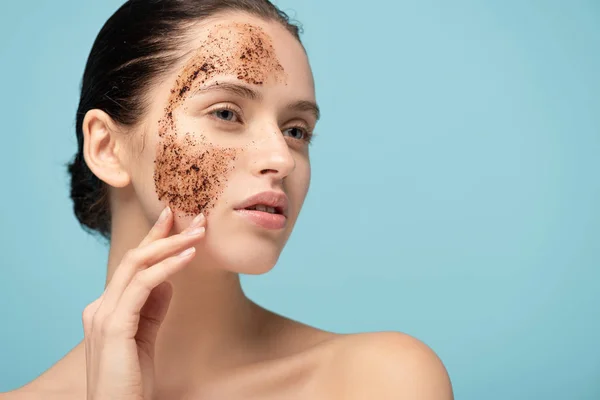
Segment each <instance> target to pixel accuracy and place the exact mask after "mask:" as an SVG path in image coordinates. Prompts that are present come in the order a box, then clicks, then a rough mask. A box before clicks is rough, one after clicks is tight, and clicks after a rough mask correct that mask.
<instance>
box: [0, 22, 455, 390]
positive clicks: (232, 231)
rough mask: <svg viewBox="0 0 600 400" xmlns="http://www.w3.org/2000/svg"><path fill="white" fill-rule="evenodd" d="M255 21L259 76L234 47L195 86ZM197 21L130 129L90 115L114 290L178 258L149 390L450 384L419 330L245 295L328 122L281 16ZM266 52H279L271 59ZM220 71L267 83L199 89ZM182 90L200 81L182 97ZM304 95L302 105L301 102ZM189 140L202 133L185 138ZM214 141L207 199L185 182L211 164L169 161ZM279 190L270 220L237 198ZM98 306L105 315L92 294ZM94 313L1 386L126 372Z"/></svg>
mask: <svg viewBox="0 0 600 400" xmlns="http://www.w3.org/2000/svg"><path fill="white" fill-rule="evenodd" d="M240 26H241V27H244V28H243V29H242V28H239V27H240ZM248 26H251V29H247V27H248ZM248 32H251V33H250V35H254V34H260V35H263V36H261V38H263V39H261V41H260V42H261V43H262V44H265V43H266V45H267V49H269V47H268V46H272V51H270V50H269V51H267V52H266V53H265V54H266V55H265V54H263V56H262V58H261V60H262V63H261V64H257V65H256V66H254V67H253V68H254V69H251V72H252V74H254V75H253V77H252V79H248V78H244V75H243V74H239V73H235V74H232V72H231V71H234V72H235V71H236V70H235V68H233V67H232V65H230V64H227V63H228V62H229V61H225V62H223V63H222V64H221V69H222V70H221V71H217V72H215V73H213V74H212V75H211V74H210V73H207V74H206V76H204V78H206V79H203V80H202V81H199V83H198V82H196V81H194V84H193V85H196V86H194V87H193V88H191V89H186V91H184V90H178V89H181V88H180V87H181V85H182V84H183V83H185V79H186V76H187V75H186V74H189V73H190V71H192V72H193V68H194V66H195V65H201V64H198V62H199V61H198V60H199V59H200V58H201V57H210V56H211V55H212V56H214V57H217V58H218V57H221V55H219V54H212V53H210V52H209V53H207V50H206V49H207V48H209V49H210V46H209V44H210V43H209V40H213V41H214V38H215V37H217V38H219V37H220V40H221V42H220V43H229V44H228V46H229V47H226V48H227V51H228V53H227V54H229V53H231V54H236V52H238V50H239V49H238V48H237V47H236V46H238V43H244V40H246V39H244V38H246V36H243V35H248V34H249V33H248ZM257 32H258V33H257ZM194 33H195V34H194V35H192V37H194V38H196V39H194V40H192V43H188V44H187V47H186V48H185V49H182V53H183V54H190V56H189V57H187V58H184V59H183V60H182V64H181V65H179V66H178V68H176V69H175V70H174V71H173V72H172V73H171V74H170V75H169V76H167V77H165V78H164V79H163V80H161V82H159V83H157V84H156V85H154V86H153V87H152V88H151V89H150V91H151V92H150V95H149V96H148V97H149V98H150V99H155V100H154V101H153V103H152V104H151V105H150V108H149V111H148V115H146V116H145V117H144V120H143V121H142V124H141V125H140V126H141V128H140V131H139V132H137V133H136V132H128V133H127V134H124V133H123V132H122V131H121V130H120V129H118V128H117V127H115V125H114V124H113V122H112V121H111V119H110V118H109V117H108V115H106V114H105V113H103V112H102V111H100V110H92V111H90V112H88V114H87V115H86V118H85V120H84V132H85V139H86V142H85V143H86V145H85V156H86V162H87V164H88V166H89V167H90V169H91V170H92V171H93V172H94V174H95V175H96V176H98V177H99V178H100V179H102V180H103V181H104V182H106V183H107V184H108V185H109V186H110V188H111V192H110V194H111V199H110V200H111V210H112V218H113V220H112V222H113V224H112V240H111V247H110V253H109V262H108V272H107V283H106V291H105V293H104V294H103V296H109V295H108V293H109V292H110V291H111V290H112V291H114V288H115V287H118V286H119V282H120V280H122V277H123V272H122V271H127V270H130V271H131V273H132V274H140V273H146V276H148V274H147V272H148V271H161V269H160V268H161V265H162V266H163V267H164V268H163V269H162V271H165V270H169V271H171V272H169V273H168V276H165V277H162V278H161V279H162V280H156V281H155V282H154V283H153V284H152V285H153V287H154V288H156V287H159V286H160V285H161V284H162V283H163V282H169V284H170V287H171V288H172V296H166V297H168V301H166V302H165V305H166V306H168V312H166V313H165V315H164V316H161V317H160V318H157V319H160V324H159V325H160V329H159V330H158V331H157V333H156V334H155V335H154V336H153V337H152V338H151V340H146V341H145V342H148V343H151V344H152V357H151V361H152V362H151V367H152V369H153V373H152V374H146V378H145V379H151V381H152V387H151V389H144V390H145V391H144V392H143V393H144V394H145V393H151V394H150V395H148V396H145V397H143V398H145V399H147V400H149V399H179V398H189V399H206V400H208V399H231V400H234V399H281V398H286V399H333V398H344V399H364V398H377V399H395V398H406V399H422V400H449V399H451V398H452V390H451V386H450V382H449V379H448V376H447V373H446V370H445V368H444V367H443V365H442V363H441V362H440V360H439V359H438V358H437V356H436V355H435V354H434V353H433V352H432V351H431V350H430V349H429V348H428V347H427V346H425V345H424V344H422V343H421V342H419V341H417V340H416V339H413V338H411V337H409V336H407V335H403V334H401V333H398V332H378V333H360V334H337V333H333V332H328V331H324V330H321V329H318V328H315V327H311V326H308V325H306V324H303V323H301V322H299V321H295V320H292V319H289V318H286V317H284V316H281V315H278V314H276V313H273V312H271V311H269V310H267V309H265V308H263V307H261V306H259V305H258V304H256V303H254V302H253V301H251V300H250V299H248V298H247V297H246V296H245V294H244V292H243V290H242V288H241V285H240V281H239V274H240V273H247V274H262V273H265V272H267V271H268V270H270V269H271V268H273V266H274V265H275V262H276V261H277V258H278V257H279V254H280V253H281V251H282V249H283V246H284V245H285V243H286V241H287V239H288V237H289V235H290V234H291V231H292V228H293V226H294V223H295V221H296V219H297V217H298V215H299V212H300V209H301V207H302V204H303V201H304V198H305V196H306V193H307V191H308V186H309V182H310V159H309V154H308V142H307V141H306V140H305V138H300V137H298V136H297V135H298V132H304V133H308V132H309V131H312V129H313V128H314V125H315V124H316V120H317V117H318V115H316V114H315V112H314V109H312V108H311V107H307V104H314V103H315V93H314V82H313V77H312V72H311V70H310V66H309V64H308V60H307V57H306V54H305V52H304V49H302V47H301V45H300V44H299V43H298V42H297V40H296V39H295V38H294V37H293V36H292V35H291V34H290V33H289V32H287V31H286V30H285V29H284V28H283V27H282V26H280V25H279V24H278V23H275V22H268V21H263V20H261V19H258V18H255V17H253V16H250V15H246V14H227V15H222V16H220V17H219V18H213V19H211V20H210V21H208V22H206V23H203V24H202V25H200V26H199V27H198V28H197V31H195V32H194ZM271 43H272V44H271ZM195 49H202V50H201V51H199V52H198V51H195ZM265 57H271V58H272V59H269V60H267V61H268V62H266V63H265V62H264V59H265ZM203 70H206V68H205V69H203ZM257 71H258V72H257ZM216 80H218V81H219V82H221V83H223V82H225V83H236V84H240V85H244V87H246V88H247V89H251V90H252V91H254V96H245V97H244V96H243V95H240V94H239V91H238V94H235V93H233V92H235V91H233V92H232V91H231V90H227V89H222V88H221V89H215V90H212V91H204V92H203V91H202V90H201V89H202V88H203V87H206V86H202V85H210V84H211V83H214V81H216ZM182 82H183V83H182ZM178 85H179V87H178ZM193 85H192V86H193ZM197 91H199V92H197ZM178 93H185V94H186V96H184V97H181V98H178V99H175V101H173V99H174V96H175V95H176V94H178ZM198 93H199V94H198ZM232 93H233V94H232ZM299 102H300V103H299ZM223 104H228V105H231V107H232V108H233V109H234V110H236V111H235V112H238V111H239V113H240V114H242V115H243V117H242V116H240V118H239V120H238V119H236V118H233V119H230V118H229V117H230V115H229V114H222V113H221V114H219V113H220V112H221V111H218V110H220V109H219V108H217V107H216V106H215V105H223ZM294 104H295V105H298V104H302V105H303V106H301V107H298V106H295V107H292V106H290V105H294ZM215 110H217V113H216V114H215ZM169 112H172V114H169ZM165 115H167V117H165ZM170 115H172V116H173V117H172V120H170V119H169V118H170ZM215 116H217V117H218V118H217V117H215ZM223 116H225V117H227V118H223ZM165 124H166V125H165ZM298 129H300V130H298ZM193 141H195V142H193ZM192 142H193V143H192ZM182 143H184V144H188V145H189V146H187V147H185V148H184V147H181V146H182ZM190 143H191V144H190ZM189 149H197V150H194V151H188V150H189ZM215 149H216V151H221V152H222V154H225V157H231V159H230V160H229V161H226V162H225V164H223V161H222V160H221V159H219V160H217V161H215V162H218V163H220V164H219V165H218V168H216V169H213V170H214V171H219V173H221V174H223V176H222V177H220V178H219V180H218V182H216V184H215V185H213V186H212V188H213V189H214V188H216V189H214V193H211V196H210V200H211V201H210V202H207V203H206V204H207V206H206V208H203V209H201V210H198V209H197V208H196V206H197V204H195V203H193V202H192V203H187V201H188V200H187V199H188V198H189V196H187V197H186V196H173V190H179V189H178V188H181V190H188V192H189V193H198V192H197V191H195V190H194V187H193V185H195V184H196V183H197V182H196V181H197V180H190V179H189V178H186V177H185V176H184V177H183V178H182V177H179V176H177V175H168V174H166V172H168V171H171V172H172V171H176V172H175V173H176V174H178V173H180V171H179V170H178V169H177V168H171V169H165V171H163V172H165V173H160V172H161V171H160V169H161V168H163V167H165V168H166V167H168V166H169V165H170V164H172V163H173V160H172V159H171V158H169V157H172V155H173V154H176V155H177V156H178V157H179V156H180V155H182V154H183V156H182V157H183V158H182V159H181V160H179V159H177V162H178V164H177V165H176V166H177V167H180V166H181V165H188V164H189V160H190V159H193V158H194V157H199V156H200V155H203V154H205V153H207V152H210V154H213V153H214V151H215ZM175 150H177V151H175ZM233 155H235V157H234V156H233ZM186 157H187V158H186ZM202 157H203V156H202ZM155 161H158V162H155ZM213 161H214V160H213ZM157 171H158V174H157ZM183 172H185V171H183ZM183 172H182V173H183ZM178 185H179V186H178ZM190 187H191V189H190ZM174 188H175V189H174ZM268 190H271V191H278V192H283V193H285V194H286V196H287V198H288V199H289V210H288V214H287V218H286V223H285V227H284V228H282V229H276V230H264V229H262V228H257V227H256V226H254V225H252V224H249V223H248V222H247V221H246V220H245V219H243V218H241V217H240V216H239V213H238V212H237V211H235V209H234V208H235V207H234V206H235V205H236V204H239V203H240V202H241V201H242V200H244V199H245V198H247V197H248V196H249V195H252V194H255V193H258V192H261V191H268ZM207 198H208V197H207ZM182 199H183V200H182ZM165 203H167V204H169V203H170V205H172V206H174V208H173V213H172V214H171V216H170V218H172V220H170V222H169V223H170V225H169V226H168V229H167V230H165V231H164V232H162V233H160V232H159V233H157V231H156V230H155V229H156V226H157V225H156V224H155V222H156V221H157V220H158V219H159V215H160V214H161V211H162V210H163V209H164V207H165V205H166V204H165ZM199 211H200V212H202V213H203V214H205V218H204V219H203V223H202V226H203V227H205V231H203V232H202V234H199V235H197V236H196V237H194V238H193V239H185V238H183V236H182V234H183V233H184V232H185V231H186V228H188V226H189V225H190V222H191V221H192V219H193V218H194V217H195V215H193V214H194V213H196V212H199ZM149 232H150V233H149ZM152 232H154V233H152ZM357 234H358V233H357ZM153 235H154V236H155V237H151V238H150V239H148V237H149V236H153ZM159 240H168V241H169V242H168V243H169V245H168V246H166V247H165V249H163V252H162V253H161V255H160V257H158V256H157V257H155V259H154V260H153V262H152V263H150V264H149V265H144V266H140V265H134V264H132V263H127V262H126V261H127V260H128V259H129V258H130V257H129V258H128V257H126V255H127V254H130V253H128V252H130V251H131V250H132V249H136V248H140V246H141V245H140V243H144V242H146V243H147V245H148V246H152V245H153V243H156V242H158V241H159ZM165 243H166V242H165ZM178 246H179V247H178ZM189 246H193V248H194V249H195V252H194V254H193V255H192V256H190V258H189V259H186V260H185V263H183V262H182V263H181V264H178V265H177V266H175V264H172V266H168V265H167V264H164V265H163V264H161V263H164V262H167V261H168V260H173V258H172V257H175V256H174V254H177V253H179V252H180V251H182V250H184V249H185V248H187V247H189ZM144 248H146V247H144ZM257 249H259V250H260V251H257ZM124 260H125V261H124ZM157 266H158V268H157ZM132 276H133V275H132ZM130 278H131V277H130ZM130 281H131V279H129V280H125V281H123V282H124V283H123V285H122V286H123V287H121V288H120V289H119V290H120V291H119V292H118V293H119V296H121V295H122V296H123V297H126V296H125V295H124V293H125V292H126V291H127V288H130V287H131V283H127V282H130ZM111 288H113V289H111ZM152 293H155V292H152ZM142 297H143V296H137V297H136V298H135V301H140V299H141V300H143V301H147V299H148V298H152V294H151V295H150V297H148V295H146V296H145V297H143V298H142ZM100 299H102V296H101V298H99V300H100ZM135 301H132V303H131V304H133V303H134V302H135ZM97 304H102V302H101V301H99V302H98V303H97ZM131 304H130V305H131ZM146 304H148V303H146ZM123 308H124V307H116V308H115V309H114V310H112V309H111V313H113V314H114V315H120V317H119V318H120V319H127V318H128V317H129V316H135V317H136V318H138V319H139V318H140V315H141V316H142V317H143V314H144V312H143V310H141V308H140V307H137V308H135V307H133V308H131V307H130V308H131V309H130V314H127V315H125V317H123V315H122V314H120V312H122V310H123ZM125 308H126V307H125ZM87 309H88V311H89V310H92V311H93V312H91V314H93V315H96V314H94V312H96V310H97V307H94V306H93V304H92V305H90V306H88V308H87ZM93 315H91V316H88V317H86V313H85V312H84V315H83V320H84V331H85V337H86V340H87V342H81V343H79V344H78V345H76V346H75V347H74V348H73V350H72V351H71V352H69V353H68V354H67V355H66V356H65V357H64V358H63V359H61V360H60V361H58V362H57V363H56V364H55V365H54V366H53V367H52V368H50V369H49V370H48V371H46V372H45V373H44V374H42V375H41V376H40V377H38V378H37V379H35V380H34V381H33V382H31V383H29V384H28V385H26V386H24V387H22V388H20V389H18V390H15V391H13V392H11V393H7V394H4V395H0V399H2V400H15V399H25V400H26V399H38V398H43V399H54V398H56V399H58V398H60V399H71V398H72V399H83V398H88V399H91V398H94V399H101V398H102V397H100V396H99V395H97V393H100V392H101V391H98V392H93V393H91V394H90V388H92V389H93V388H94V387H95V386H96V387H99V388H100V389H102V388H103V386H106V385H108V384H110V385H113V384H114V383H115V381H116V380H117V381H118V379H112V378H106V377H107V376H108V377H112V376H125V375H114V374H116V373H121V374H122V373H123V372H122V371H121V372H118V370H119V367H121V366H122V363H119V361H117V360H120V358H119V357H123V355H124V354H125V353H124V352H123V351H122V350H118V351H116V350H114V348H113V350H112V351H111V350H107V349H109V347H108V346H104V347H103V346H99V351H104V352H105V354H104V356H105V359H107V360H109V363H108V364H109V365H104V364H102V363H100V362H99V361H98V360H99V359H100V357H99V356H96V357H95V358H94V356H90V354H87V355H86V344H87V345H88V353H89V346H90V343H92V342H93V340H92V339H90V338H92V337H93V334H92V333H91V331H90V330H89V326H90V321H91V320H92V319H93V318H91V317H93ZM142 319H143V318H142ZM86 321H87V323H86ZM136 321H137V319H136ZM140 327H141V325H140ZM140 329H141V328H140ZM123 340H124V339H123ZM121 343H124V342H121ZM134 353H135V352H134ZM130 356H131V354H127V357H128V358H127V359H126V360H127V361H128V362H129V361H133V362H139V363H141V364H142V370H144V362H143V360H132V359H131V357H130ZM111 363H112V364H111ZM105 364H106V363H105ZM138 366H139V365H138ZM115 371H117V372H115ZM125 372H128V371H125ZM142 372H143V371H142ZM103 377H104V378H103ZM102 379H104V380H102ZM106 382H109V383H106ZM146 390H147V391H146ZM140 393H141V392H140ZM105 398H106V397H105ZM140 398H141V397H140Z"/></svg>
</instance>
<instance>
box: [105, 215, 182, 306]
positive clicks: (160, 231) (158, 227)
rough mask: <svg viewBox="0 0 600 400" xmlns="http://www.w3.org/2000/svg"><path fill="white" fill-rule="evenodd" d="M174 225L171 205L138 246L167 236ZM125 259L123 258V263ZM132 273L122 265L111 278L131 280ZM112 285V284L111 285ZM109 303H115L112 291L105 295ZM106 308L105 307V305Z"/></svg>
mask: <svg viewBox="0 0 600 400" xmlns="http://www.w3.org/2000/svg"><path fill="white" fill-rule="evenodd" d="M172 226H173V212H172V211H171V207H169V206H166V207H165V208H164V210H162V212H161V213H160V215H159V217H158V219H157V221H156V222H155V223H154V225H153V226H152V228H151V229H150V231H149V232H148V234H147V235H146V237H145V238H144V239H143V240H142V242H141V243H140V245H139V246H138V247H143V246H145V245H147V244H149V243H151V242H153V241H155V240H158V239H160V238H164V237H167V235H168V234H169V232H170V231H171V227H172ZM122 263H123V261H122V260H121V264H122ZM130 275H131V272H130V271H127V270H126V268H122V265H119V267H118V268H117V269H116V270H115V272H114V273H113V276H112V277H111V279H110V282H111V283H112V282H122V281H125V282H129V279H131V278H130ZM109 287H110V285H109ZM106 290H107V291H110V292H114V291H113V290H109V288H108V287H107V289H106ZM104 297H105V300H106V301H107V304H111V305H114V300H115V298H114V295H113V294H112V293H111V294H109V295H108V296H104ZM103 308H104V307H103Z"/></svg>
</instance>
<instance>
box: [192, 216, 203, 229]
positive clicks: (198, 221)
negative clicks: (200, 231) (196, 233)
mask: <svg viewBox="0 0 600 400" xmlns="http://www.w3.org/2000/svg"><path fill="white" fill-rule="evenodd" d="M202 221H204V214H198V215H197V216H196V218H194V220H193V221H192V223H191V224H190V227H196V226H199V225H200V224H201V223H202Z"/></svg>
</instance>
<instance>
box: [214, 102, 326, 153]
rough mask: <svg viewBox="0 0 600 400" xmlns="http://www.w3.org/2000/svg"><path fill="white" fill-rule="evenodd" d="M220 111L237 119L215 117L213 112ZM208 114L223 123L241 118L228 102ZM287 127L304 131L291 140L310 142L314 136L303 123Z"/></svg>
mask: <svg viewBox="0 0 600 400" xmlns="http://www.w3.org/2000/svg"><path fill="white" fill-rule="evenodd" d="M220 111H231V112H232V113H233V114H234V115H235V118H237V119H238V121H227V120H225V119H222V118H219V117H217V116H216V115H215V114H216V113H218V112H220ZM209 114H210V115H211V116H212V117H213V118H215V119H217V120H218V121H220V122H225V123H228V122H231V123H234V124H235V123H237V122H239V121H240V120H241V118H240V112H239V110H238V109H236V108H235V107H233V106H231V105H229V104H225V105H223V106H220V107H219V108H215V109H214V110H211V111H209ZM289 129H300V130H302V131H303V132H304V138H302V139H295V138H293V137H290V138H291V139H293V140H298V141H304V142H306V143H308V144H311V142H312V139H313V138H314V136H315V134H314V133H313V132H311V131H310V129H309V128H308V127H307V126H306V125H304V124H297V125H294V126H290V127H288V128H286V129H285V131H287V130H289Z"/></svg>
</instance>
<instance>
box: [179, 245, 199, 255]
mask: <svg viewBox="0 0 600 400" xmlns="http://www.w3.org/2000/svg"><path fill="white" fill-rule="evenodd" d="M195 251H196V248H195V247H190V248H189V249H187V250H184V251H182V252H181V253H179V257H187V256H189V255H191V254H192V253H193V252H195Z"/></svg>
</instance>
